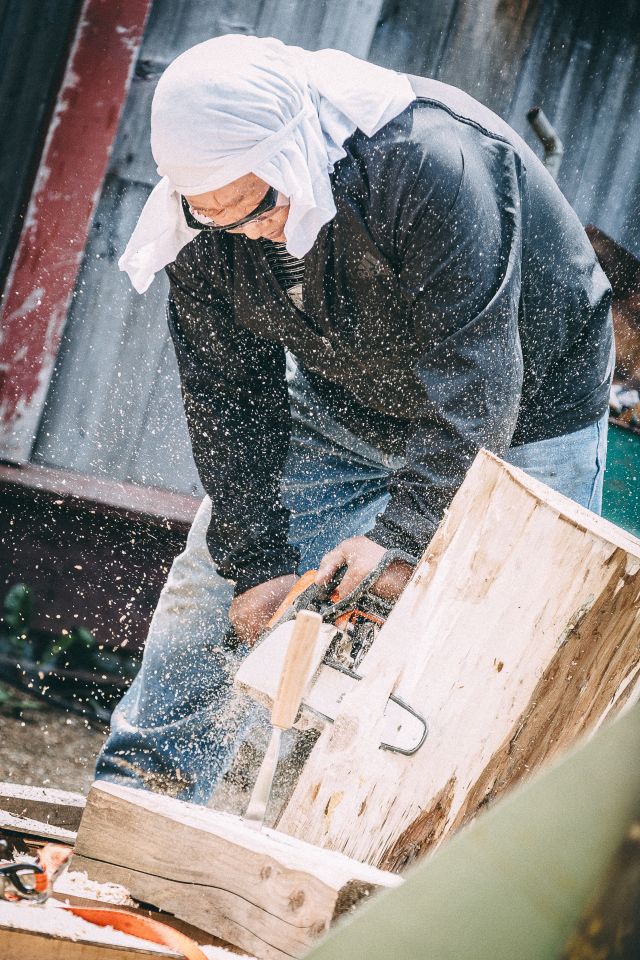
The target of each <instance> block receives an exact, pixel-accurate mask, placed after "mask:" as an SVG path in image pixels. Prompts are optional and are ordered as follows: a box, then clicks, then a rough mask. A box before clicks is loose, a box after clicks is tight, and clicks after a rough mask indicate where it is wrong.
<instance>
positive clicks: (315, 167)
mask: <svg viewBox="0 0 640 960" xmlns="http://www.w3.org/2000/svg"><path fill="white" fill-rule="evenodd" d="M414 99H415V94H414V92H413V90H412V88H411V84H410V83H409V80H408V79H407V77H406V76H403V75H401V74H397V73H395V72H393V71H392V70H385V69H384V68H382V67H378V66H375V65H374V64H371V63H367V62H366V61H364V60H358V59H357V58H356V57H352V56H351V55H350V54H348V53H342V52H340V51H338V50H319V51H317V52H315V53H314V52H309V51H307V50H302V49H301V48H299V47H290V46H286V45H285V44H283V43H281V42H280V41H279V40H275V39H273V38H267V39H259V38H258V37H247V36H243V35H234V34H230V35H228V36H224V37H216V38H215V39H213V40H207V41H206V42H205V43H200V44H198V45H197V46H195V47H192V48H191V49H190V50H187V51H186V52H185V53H183V54H181V56H179V57H177V59H176V60H174V61H173V63H171V64H170V65H169V66H168V67H167V69H166V70H165V72H164V73H163V75H162V77H161V78H160V81H159V83H158V87H157V89H156V92H155V95H154V98H153V106H152V110H151V149H152V151H153V156H154V158H155V161H156V163H157V164H158V173H159V174H160V176H161V177H162V180H161V181H160V183H159V184H158V185H157V186H156V187H155V188H154V190H153V191H152V193H151V195H150V197H149V199H148V200H147V202H146V204H145V206H144V209H143V210H142V213H141V215H140V218H139V220H138V223H137V225H136V228H135V230H134V232H133V234H132V236H131V239H130V240H129V243H128V244H127V248H126V250H125V252H124V254H123V255H122V257H121V258H120V261H119V266H120V269H121V270H125V271H126V272H127V273H128V274H129V277H130V278H131V282H132V283H133V286H134V287H135V288H136V290H137V291H138V292H139V293H144V291H145V290H146V289H147V288H148V287H149V285H150V283H151V281H152V280H153V278H154V275H155V274H156V273H157V272H158V271H159V270H161V269H162V268H163V267H164V266H165V265H166V264H167V263H171V262H172V261H173V260H175V258H176V256H177V254H178V252H179V251H180V250H181V249H182V247H184V246H185V244H187V243H189V241H190V240H193V238H194V237H196V236H197V235H198V233H200V231H199V230H194V229H191V228H190V227H188V226H187V224H186V222H185V218H184V214H183V212H182V209H181V199H180V195H181V194H182V195H186V196H193V195H198V194H201V193H206V192H207V191H209V190H217V189H218V188H220V187H222V186H225V185H226V184H228V183H231V182H232V181H233V180H237V179H238V178H239V177H241V176H243V175H244V174H247V173H254V174H255V175H256V176H258V177H260V178H261V179H262V180H264V181H265V182H266V183H268V184H269V185H270V186H272V187H275V188H276V190H278V191H279V192H280V193H282V194H284V196H286V197H288V198H289V203H290V211H289V216H288V219H287V222H286V225H285V228H284V232H285V237H286V242H287V249H288V251H289V253H291V254H292V255H293V256H295V257H302V256H304V255H305V253H307V252H308V251H309V250H310V249H311V247H312V246H313V243H314V241H315V239H316V237H317V235H318V231H319V230H320V228H321V227H322V225H323V224H325V223H327V222H328V221H329V220H331V219H332V217H333V216H334V215H335V212H336V208H335V204H334V202H333V194H332V191H331V183H330V180H329V174H330V172H331V171H332V170H333V165H334V163H335V162H336V160H338V159H340V157H344V156H345V150H344V149H343V146H342V144H343V143H344V141H345V140H346V139H347V138H348V137H349V136H350V135H351V134H352V133H353V131H354V130H355V129H356V127H358V128H359V129H360V130H362V131H363V132H364V133H365V134H367V136H373V134H374V133H376V131H378V130H379V129H380V128H381V127H383V126H384V125H385V123H388V122H389V120H392V119H393V118H394V117H396V116H397V115H398V114H399V113H401V112H402V111H403V110H404V109H405V107H407V106H408V105H409V104H410V103H411V102H412V101H413V100H414Z"/></svg>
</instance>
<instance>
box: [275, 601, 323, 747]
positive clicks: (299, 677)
mask: <svg viewBox="0 0 640 960" xmlns="http://www.w3.org/2000/svg"><path fill="white" fill-rule="evenodd" d="M321 623H322V617H321V616H320V614H319V613H312V612H311V611H310V610H302V611H301V612H300V613H299V614H298V616H297V617H296V620H295V623H294V626H293V631H292V633H291V637H290V638H289V646H288V647H287V654H286V656H285V658H284V665H283V667H282V673H281V674H280V683H279V685H278V692H277V694H276V698H275V700H274V701H273V707H272V709H271V723H272V724H273V726H274V727H279V728H280V729H281V730H288V729H289V728H290V727H292V726H293V724H294V723H295V720H296V716H297V715H298V710H299V708H300V701H301V700H302V696H303V694H304V691H305V687H306V685H307V681H308V680H309V670H310V667H311V664H312V661H313V652H314V650H315V646H316V640H317V638H318V632H319V630H320V624H321Z"/></svg>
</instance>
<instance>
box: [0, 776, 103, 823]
mask: <svg viewBox="0 0 640 960" xmlns="http://www.w3.org/2000/svg"><path fill="white" fill-rule="evenodd" d="M85 802H86V801H85V798H84V796H83V795H82V794H81V793H71V792H69V791H68V790H54V789H51V788H49V787H28V786H26V785H25V784H22V783H0V811H5V812H6V813H13V814H15V816H17V817H26V818H28V819H30V820H40V821H42V822H43V823H47V824H49V825H50V826H52V827H61V828H62V829H63V830H77V829H78V826H79V824H80V817H81V816H82V813H83V811H84V805H85Z"/></svg>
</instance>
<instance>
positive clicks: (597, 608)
mask: <svg viewBox="0 0 640 960" xmlns="http://www.w3.org/2000/svg"><path fill="white" fill-rule="evenodd" d="M361 671H362V672H363V674H364V679H362V680H361V681H360V682H359V684H358V685H357V686H356V688H355V689H354V690H353V691H352V692H350V693H349V694H347V696H345V698H344V700H343V702H342V707H341V712H340V713H339V715H338V716H337V718H336V721H335V723H334V724H333V725H332V726H327V728H326V729H325V730H324V732H323V733H322V734H321V736H320V738H319V740H318V742H317V743H316V745H315V747H314V748H313V750H312V752H311V755H310V757H309V759H308V761H307V763H306V764H305V767H304V769H303V771H302V774H301V776H300V779H299V781H298V783H297V786H296V789H295V791H294V793H293V795H292V797H291V800H290V802H289V804H288V806H287V808H286V810H285V812H284V814H283V817H282V818H281V821H280V823H279V829H281V830H283V831H284V832H286V833H289V834H291V835H292V836H296V837H304V838H305V839H306V840H307V841H309V842H311V843H315V844H318V845H319V846H322V847H325V848H328V849H333V850H339V851H341V852H344V853H346V854H347V855H348V856H351V857H353V858H355V859H357V860H362V861H363V862H368V863H371V864H374V865H377V866H381V867H384V868H386V869H390V870H398V869H402V868H403V867H404V866H406V865H407V864H408V863H410V862H411V861H412V860H414V859H415V858H416V857H417V856H418V855H420V854H421V853H424V852H425V851H426V850H428V849H431V848H433V847H434V846H436V845H437V844H438V843H439V842H440V841H441V840H442V839H443V838H444V837H446V836H447V835H448V834H449V833H450V832H451V831H452V830H454V829H456V828H457V827H459V826H460V825H461V824H463V823H465V822H466V821H468V820H470V819H472V818H473V817H474V816H475V814H476V812H477V811H478V810H479V809H480V808H481V807H483V806H485V805H486V804H487V803H489V802H491V801H492V800H493V799H494V798H495V797H497V796H500V795H501V794H502V793H503V792H504V791H505V790H506V789H507V788H509V787H510V786H511V785H512V784H514V783H516V782H517V781H518V780H520V779H521V778H522V777H524V776H526V775H528V774H529V773H530V772H531V771H533V770H534V769H535V768H536V767H538V766H539V765H540V764H542V763H543V762H546V761H547V760H549V758H551V757H553V756H555V755H556V754H558V753H559V752H561V751H563V750H564V749H566V747H567V746H569V745H570V744H571V743H573V742H574V741H575V740H576V739H577V738H578V737H580V736H581V735H583V734H587V733H589V731H592V730H594V729H595V728H596V727H597V726H598V725H599V724H600V723H601V722H602V720H603V719H604V717H605V716H607V715H608V714H614V713H615V712H616V711H618V710H619V709H620V708H621V707H622V705H623V704H624V703H625V702H627V701H629V700H630V699H631V698H635V697H636V696H637V694H638V674H639V671H640V541H638V540H636V539H635V538H634V537H632V536H631V535H629V534H626V533H625V532H624V531H623V530H621V529H619V528H618V527H615V526H614V525H613V524H611V523H608V522H607V521H605V520H603V519H602V518H600V517H597V516H595V515H594V514H593V513H591V512H589V511H588V510H585V509H583V508H582V507H580V506H578V505H577V504H575V503H573V502H572V501H570V500H568V499H566V498H565V497H562V496H561V495H560V494H557V493H555V492H554V491H552V490H550V489H549V488H548V487H546V486H545V485H543V484H541V483H538V482H537V481H535V480H533V479H532V478H531V477H529V476H527V475H526V474H524V473H523V472H522V471H520V470H518V469H516V468H515V467H511V466H509V465H507V464H505V463H503V462H502V461H500V460H499V459H498V458H497V457H494V456H492V455H490V454H488V453H486V452H484V451H483V452H481V454H480V455H479V456H478V458H477V459H476V461H475V463H474V465H473V466H472V468H471V470H470V471H469V474H468V475H467V477H466V479H465V481H464V484H463V486H462V487H461V489H460V490H459V492H458V494H457V495H456V497H455V498H454V500H453V502H452V504H451V507H450V510H449V512H448V515H447V517H446V518H445V519H444V521H443V523H442V524H441V526H440V528H439V529H438V532H437V534H436V536H435V537H434V539H433V540H432V542H431V544H430V546H429V548H428V549H427V551H426V552H425V555H424V557H423V558H422V560H421V562H420V564H419V567H418V569H417V570H416V573H415V575H414V577H413V578H412V581H411V582H410V584H409V585H408V586H407V588H406V590H405V591H404V593H403V595H402V596H401V598H400V600H399V601H398V603H397V604H396V606H395V608H394V610H393V612H392V614H391V616H390V618H389V620H388V622H387V623H386V625H385V626H384V627H383V628H382V630H381V631H380V633H379V635H378V637H377V639H376V642H375V643H374V645H373V647H372V648H371V650H370V652H369V653H368V654H367V656H366V657H365V659H364V660H363V662H362V665H361ZM391 693H394V694H395V695H396V696H399V697H401V698H402V699H403V700H404V701H406V702H407V703H409V704H410V705H411V706H412V707H414V708H415V709H416V710H418V711H419V712H420V713H422V714H423V715H424V716H425V718H426V720H427V722H428V726H429V733H428V737H427V739H426V742H425V743H424V745H423V746H422V747H421V748H420V750H419V751H418V752H417V753H416V754H415V755H414V756H411V757H407V756H402V755H399V754H396V753H390V752H388V751H383V750H381V749H379V744H380V742H381V732H380V728H381V717H382V711H383V709H384V705H385V703H386V701H387V698H388V697H389V695H390V694H391Z"/></svg>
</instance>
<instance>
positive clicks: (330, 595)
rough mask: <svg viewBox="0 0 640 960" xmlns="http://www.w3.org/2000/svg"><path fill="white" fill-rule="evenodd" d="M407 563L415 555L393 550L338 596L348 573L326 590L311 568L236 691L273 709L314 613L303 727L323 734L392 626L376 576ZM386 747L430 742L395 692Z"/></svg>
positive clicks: (244, 668) (408, 749) (412, 749)
mask: <svg viewBox="0 0 640 960" xmlns="http://www.w3.org/2000/svg"><path fill="white" fill-rule="evenodd" d="M398 560H401V561H403V562H405V563H409V564H411V566H415V565H416V563H417V561H416V559H415V557H411V556H409V554H406V553H405V552H404V551H402V550H387V551H386V553H385V554H384V555H383V557H382V559H381V560H380V563H379V564H378V565H377V567H375V569H373V570H372V571H371V572H370V573H369V574H368V575H367V576H366V577H365V578H364V579H363V580H362V581H361V583H360V584H359V585H358V586H357V587H356V589H355V590H354V591H352V592H351V593H350V594H349V595H348V596H346V597H343V598H342V599H340V598H339V596H338V593H337V586H338V584H339V582H340V580H341V579H342V577H343V576H344V573H345V571H346V567H342V568H341V569H340V570H338V571H337V573H336V575H335V577H334V579H333V581H332V582H331V583H330V584H329V585H328V586H327V587H321V586H318V585H317V584H316V583H315V577H316V572H317V571H315V570H309V571H307V573H305V574H303V576H301V577H300V579H299V580H298V581H297V582H296V584H295V586H294V587H293V589H292V590H291V591H290V593H289V594H288V595H287V597H286V598H285V600H284V601H283V603H282V604H281V605H280V607H279V608H278V610H276V612H275V614H274V616H273V617H272V619H271V621H270V623H269V625H268V627H267V629H266V630H265V631H264V633H263V634H262V636H261V637H260V639H259V640H258V642H257V644H256V646H255V647H254V648H253V649H252V651H251V653H250V654H249V656H248V657H247V658H246V659H245V660H244V662H243V663H242V665H241V666H240V669H239V670H238V672H237V674H236V678H235V685H236V687H237V688H238V689H239V690H240V691H242V692H243V693H246V694H248V695H249V696H251V697H252V698H253V699H255V700H257V701H258V702H260V703H262V704H263V705H264V706H266V707H270V706H271V704H272V702H273V699H274V697H275V693H276V689H277V686H278V680H279V677H280V674H281V671H282V666H283V664H284V658H285V654H286V650H287V645H288V642H289V637H290V636H291V633H292V630H293V625H294V622H295V619H296V617H297V615H298V614H299V613H300V612H301V611H303V610H308V611H312V612H314V613H318V614H320V616H321V617H322V627H321V629H320V632H319V634H318V640H317V649H316V651H315V657H314V661H313V662H314V666H315V669H314V670H313V673H312V675H311V677H310V680H309V681H308V683H307V686H306V692H305V693H304V695H303V697H302V704H301V709H300V714H299V716H298V720H297V721H296V724H295V726H296V727H297V728H298V729H309V728H310V727H315V728H320V729H321V728H322V727H323V726H324V725H325V724H326V723H332V722H333V721H334V720H335V718H336V716H337V715H338V714H339V712H340V706H341V704H342V702H343V700H344V698H345V697H346V696H347V695H348V694H349V692H350V691H351V690H353V689H354V685H355V684H357V683H358V682H359V681H360V680H361V679H362V676H363V674H362V672H361V670H360V668H361V665H363V666H366V664H364V663H363V661H364V660H365V658H366V655H367V653H368V652H369V650H370V649H371V647H372V645H373V644H374V643H375V639H376V636H377V634H378V632H379V630H380V629H381V628H382V627H383V626H384V624H385V623H386V620H387V617H388V616H389V613H390V612H391V609H392V607H393V603H392V602H390V601H387V600H384V599H383V598H382V597H379V596H377V594H375V593H373V592H372V587H373V586H374V585H375V583H376V581H377V580H378V578H379V577H380V576H381V575H382V574H383V573H384V571H385V570H386V569H387V568H388V567H389V566H390V564H392V563H394V562H396V561H398ZM382 729H383V736H382V741H381V743H380V749H382V750H391V751H393V752H395V753H401V754H405V755H406V756H411V755H412V754H414V753H416V751H417V750H419V749H420V747H421V746H422V744H423V743H424V741H425V739H426V737H427V732H428V731H427V723H426V721H425V719H424V717H422V716H421V715H420V714H419V713H417V711H415V710H414V709H413V708H412V707H411V706H410V705H409V704H408V703H406V702H405V701H404V700H402V699H401V698H400V697H397V696H395V694H391V695H390V697H389V699H388V701H387V704H386V707H385V710H384V718H383V728H382Z"/></svg>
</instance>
